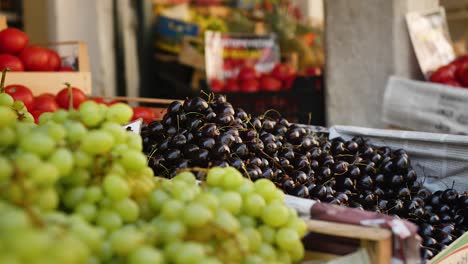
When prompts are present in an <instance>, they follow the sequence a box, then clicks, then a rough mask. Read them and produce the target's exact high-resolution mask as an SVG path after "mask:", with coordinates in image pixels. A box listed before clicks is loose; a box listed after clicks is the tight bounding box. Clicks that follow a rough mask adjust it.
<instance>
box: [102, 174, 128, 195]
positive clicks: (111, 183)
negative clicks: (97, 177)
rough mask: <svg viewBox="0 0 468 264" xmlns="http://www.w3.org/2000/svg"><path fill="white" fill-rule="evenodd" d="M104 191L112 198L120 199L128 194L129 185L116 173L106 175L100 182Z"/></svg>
mask: <svg viewBox="0 0 468 264" xmlns="http://www.w3.org/2000/svg"><path fill="white" fill-rule="evenodd" d="M102 186H103V189H104V192H105V193H106V195H107V196H109V197H110V198H111V199H113V200H116V201H117V200H121V199H125V198H127V197H129V196H130V187H129V186H128V183H127V181H125V179H123V178H122V177H120V176H117V175H113V174H110V175H107V176H106V177H105V178H104V182H103V184H102Z"/></svg>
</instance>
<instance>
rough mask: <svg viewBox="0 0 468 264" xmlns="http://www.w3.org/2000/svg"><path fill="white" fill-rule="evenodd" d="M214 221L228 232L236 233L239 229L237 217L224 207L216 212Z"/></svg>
mask: <svg viewBox="0 0 468 264" xmlns="http://www.w3.org/2000/svg"><path fill="white" fill-rule="evenodd" d="M214 223H215V224H216V225H217V226H218V227H219V228H221V229H223V230H224V231H225V232H228V233H236V232H238V231H239V229H240V224H239V221H238V220H237V218H235V217H234V216H232V214H231V213H229V212H228V211H226V210H224V209H220V210H218V211H217V212H216V215H215V218H214Z"/></svg>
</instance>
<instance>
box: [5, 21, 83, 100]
mask: <svg viewBox="0 0 468 264" xmlns="http://www.w3.org/2000/svg"><path fill="white" fill-rule="evenodd" d="M5 28H7V23H6V17H5V16H0V30H3V29H5ZM38 46H45V47H52V46H54V47H61V46H74V47H76V48H77V56H78V71H77V72H9V73H7V76H6V79H5V85H11V84H21V85H24V86H26V87H28V88H30V89H31V91H32V92H33V94H34V95H38V94H41V93H53V94H55V93H57V92H58V91H60V90H61V89H63V88H64V87H65V85H64V83H66V82H68V83H70V84H71V85H72V86H73V87H76V88H79V89H81V90H83V91H84V92H85V93H86V94H91V91H92V83H91V68H90V64H89V56H88V47H87V45H86V43H84V42H80V41H67V42H56V43H47V44H44V45H38Z"/></svg>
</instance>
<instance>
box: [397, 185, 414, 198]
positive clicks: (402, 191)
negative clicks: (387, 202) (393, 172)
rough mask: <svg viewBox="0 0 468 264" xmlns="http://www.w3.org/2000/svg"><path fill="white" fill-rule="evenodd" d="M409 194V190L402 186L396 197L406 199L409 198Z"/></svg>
mask: <svg viewBox="0 0 468 264" xmlns="http://www.w3.org/2000/svg"><path fill="white" fill-rule="evenodd" d="M410 195H411V192H410V190H409V189H408V188H406V187H404V188H401V189H400V190H398V198H400V199H406V198H409V197H410Z"/></svg>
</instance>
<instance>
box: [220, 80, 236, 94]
mask: <svg viewBox="0 0 468 264" xmlns="http://www.w3.org/2000/svg"><path fill="white" fill-rule="evenodd" d="M239 90H240V87H239V84H238V83H237V80H236V79H229V80H227V81H226V84H225V85H224V91H226V92H238V91H239Z"/></svg>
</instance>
